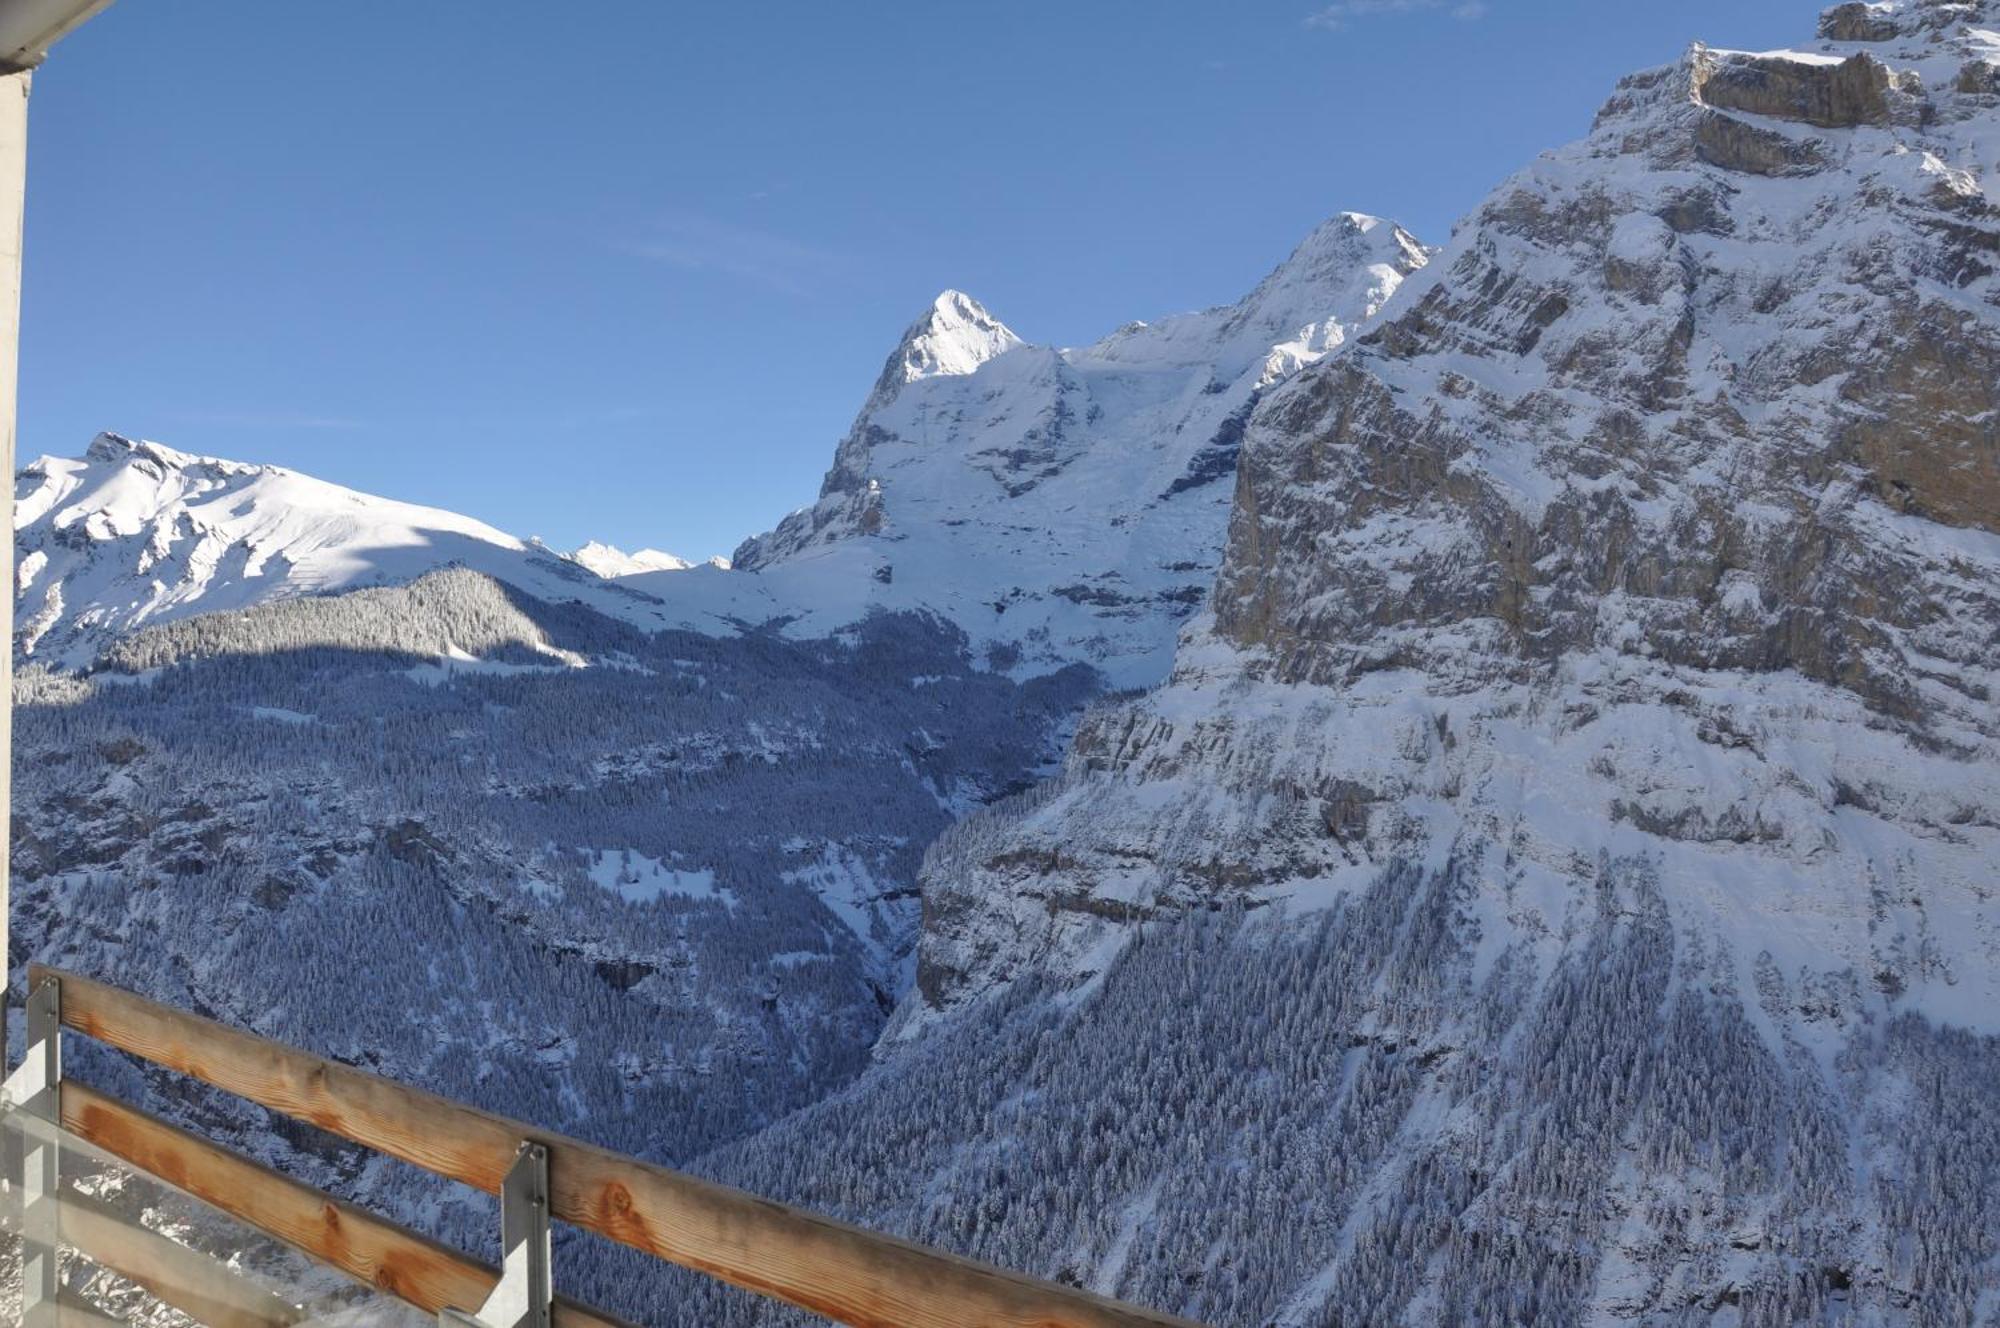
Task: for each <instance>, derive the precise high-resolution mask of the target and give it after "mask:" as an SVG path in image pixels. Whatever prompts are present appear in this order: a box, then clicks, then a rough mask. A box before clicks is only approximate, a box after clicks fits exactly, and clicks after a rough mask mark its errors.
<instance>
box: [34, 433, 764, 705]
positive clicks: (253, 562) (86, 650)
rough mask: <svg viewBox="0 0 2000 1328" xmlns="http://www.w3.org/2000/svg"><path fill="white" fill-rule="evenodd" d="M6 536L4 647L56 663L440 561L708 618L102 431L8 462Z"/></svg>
mask: <svg viewBox="0 0 2000 1328" xmlns="http://www.w3.org/2000/svg"><path fill="white" fill-rule="evenodd" d="M15 539H16V546H17V549H18V551H19V562H18V565H17V573H16V576H17V580H16V586H15V594H16V605H17V619H16V622H17V636H16V640H15V645H16V648H17V649H18V650H19V651H20V652H21V653H22V654H23V655H25V656H27V657H31V658H33V659H36V660H38V661H41V662H44V663H48V664H53V665H58V666H69V667H77V666H81V665H84V664H87V663H88V662H89V661H90V660H91V659H93V658H94V657H96V655H97V654H98V653H99V652H100V651H101V650H102V649H103V648H104V646H105V645H106V644H107V643H108V642H110V641H111V640H113V639H114V638H116V637H118V636H119V635H121V634H123V633H127V632H130V631H132V630H133V629H135V628H138V627H142V626H145V625H147V624H150V623H159V622H167V621H172V620H174V619H178V618H186V617H190V616H193V615H195V614H201V613H215V612H225V611H239V610H242V609H246V608H249V607H251V606H253V605H256V604H260V603H264V602H266V601H269V600H274V599H284V598H289V597H292V596H297V595H318V594H328V593H333V592H338V591H343V590H349V589H354V588H356V587H360V586H370V585H393V584H402V583H406V582H409V581H413V580H415V579H416V578H418V577H420V576H422V575H423V574H424V573H426V572H429V571H433V570H435V569H437V568H440V567H445V566H451V565H462V566H465V567H469V568H472V569H473V570H476V571H480V572H484V573H487V574H488V575H490V576H493V577H495V578H497V579H499V580H502V581H504V582H506V583H508V584H509V585H512V586H515V587H517V588H518V589H521V590H524V591H526V592H528V593H529V594H532V595H536V596H537V597H539V598H542V599H545V600H549V601H551V602H557V603H560V602H567V601H577V602H581V603H584V604H587V605H589V606H590V607H592V608H596V609H598V610H599V611H601V612H604V613H607V614H610V615H612V616H614V617H618V618H622V619H624V620H626V621H630V622H634V623H637V624H640V625H643V626H669V625H681V624H683V623H684V622H685V623H686V624H687V625H696V626H709V627H716V626H720V625H721V624H719V622H718V620H716V619H714V618H713V617H711V616H709V615H708V614H707V613H706V611H705V610H703V609H700V608H694V607H689V608H687V609H686V611H685V613H683V612H682V611H680V610H675V611H669V610H668V609H667V608H666V607H665V606H663V605H662V604H661V603H660V602H659V601H658V600H657V599H655V598H654V597H653V596H651V595H649V594H646V593H645V592H643V591H638V590H634V589H632V588H631V587H630V586H629V585H627V584H626V583H625V580H624V575H625V574H621V579H620V580H619V581H618V582H616V583H611V582H606V581H604V580H602V579H601V574H600V573H598V572H596V571H595V570H594V569H593V570H586V568H585V566H584V565H583V564H582V563H581V562H580V561H573V560H570V559H566V558H564V557H562V556H560V555H557V554H555V553H553V552H551V551H549V550H547V549H544V548H542V547H540V546H539V545H536V544H532V543H528V542H524V541H522V540H519V539H516V538H515V537H514V536H512V535H509V534H507V533H505V532H504V531H500V530H496V529H495V528H494V527H492V526H489V525H487V524H486V523H485V522H483V521H478V520H475V519H473V518H471V517H467V516H461V515H459V514H457V513H454V512H447V511H443V510H441V509H439V508H433V507H421V506H418V505H416V504H413V503H404V502H397V501H396V500H394V499H390V498H380V497H376V496H374V495H371V494H364V493H360V492H357V491H355V490H353V489H347V488H343V487H341V486H340V485H337V484H329V483H327V482H326V481H324V480H318V479H314V478H313V477H311V476H309V475H303V474H300V473H299V472H297V471H294V470H287V469H285V468H283V467H279V466H257V465H246V464H243V463H240V462H235V461H225V460H220V459H218V458H214V457H204V456H196V455H194V454H191V453H187V452H180V451H176V450H175V449H173V448H170V447H165V446H162V445H161V444H159V443H153V442H144V441H137V440H133V439H129V438H123V437H120V436H118V435H116V434H109V433H107V434H100V435H99V436H98V437H97V438H96V439H95V440H94V441H92V443H91V444H90V446H89V447H88V449H87V450H86V451H85V452H84V455H83V456H82V457H80V458H76V459H66V458H60V457H48V456H45V457H41V458H39V459H38V460H35V461H32V462H30V463H29V464H28V465H27V466H25V467H23V468H22V470H21V472H20V474H19V475H18V476H17V477H16V481H15ZM675 561H676V562H678V560H675ZM682 566H685V564H682ZM632 570H633V571H641V570H650V569H646V568H634V569H632ZM676 575H681V576H688V577H691V578H693V579H694V580H693V581H691V582H690V591H689V592H688V595H687V596H685V597H684V598H685V599H686V600H687V603H688V604H689V605H697V604H708V603H710V602H715V603H720V604H725V605H726V606H727V607H728V608H729V609H730V610H731V611H734V609H736V608H738V607H746V606H747V607H746V611H748V612H751V613H752V614H753V616H758V610H759V608H760V606H759V605H758V604H757V603H756V602H755V598H754V597H751V598H750V599H749V600H738V599H737V598H735V597H733V596H731V595H728V594H718V593H716V588H719V585H720V583H719V582H718V581H717V580H716V579H715V578H718V577H720V576H721V573H720V572H719V571H715V570H714V569H704V568H695V569H692V570H689V571H685V572H678V573H676ZM697 582H698V583H699V584H696V583H697Z"/></svg>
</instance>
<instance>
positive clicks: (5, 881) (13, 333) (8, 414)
mask: <svg viewBox="0 0 2000 1328" xmlns="http://www.w3.org/2000/svg"><path fill="white" fill-rule="evenodd" d="M34 76H35V75H34V71H33V70H31V69H23V70H21V71H20V72H19V73H13V74H6V75H0V461H4V462H5V464H6V472H5V478H6V486H5V487H6V495H7V496H6V497H5V498H4V499H0V517H4V521H0V530H4V531H5V532H6V534H5V538H4V539H0V1020H4V1018H5V1010H6V1007H7V1002H6V1000H5V996H4V985H5V983H4V979H5V975H6V974H7V972H8V971H9V970H8V969H7V967H6V966H5V965H6V962H7V952H8V951H7V947H8V943H9V939H10V937H9V933H10V931H11V928H10V927H9V926H8V920H9V918H10V916H11V912H10V910H11V909H12V908H13V898H12V893H13V892H12V890H11V889H10V886H11V884H12V878H11V876H10V875H9V873H10V872H11V871H12V869H13V863H12V861H11V857H12V850H13V845H14V425H15V410H16V407H17V405H18V403H19V399H20V382H21V232H22V228H23V224H24V221H25V214H24V206H25V204H26V200H27V192H28V87H29V84H30V83H31V82H32V80H33V79H34ZM5 1027H6V1026H5V1024H4V1022H0V1063H5V1064H8V1065H11V1064H12V1063H13V1060H12V1058H11V1057H9V1056H8V1055H7V1047H6V1043H5V1041H4V1029H5Z"/></svg>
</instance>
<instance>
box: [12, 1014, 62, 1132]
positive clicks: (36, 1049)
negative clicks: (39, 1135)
mask: <svg viewBox="0 0 2000 1328" xmlns="http://www.w3.org/2000/svg"><path fill="white" fill-rule="evenodd" d="M61 1087H62V984H61V983H59V982H58V981H57V980H56V979H55V978H43V979H42V983H41V985H40V986H38V987H36V988H35V989H34V990H33V991H31V992H29V993H28V1045H27V1047H26V1049H24V1050H23V1051H22V1053H21V1063H20V1064H19V1065H17V1066H15V1067H14V1070H13V1072H12V1073H11V1074H9V1075H8V1076H7V1082H6V1086H5V1088H4V1090H0V1091H4V1092H5V1093H6V1096H7V1105H9V1106H11V1107H17V1108H19V1109H20V1110H22V1111H25V1112H27V1113H28V1114H29V1115H30V1116H34V1117H37V1118H38V1119H41V1120H45V1121H48V1122H50V1123H51V1124H60V1123H61V1121H62V1108H61V1103H60V1102H59V1101H58V1100H57V1094H58V1093H59V1092H60V1091H61Z"/></svg>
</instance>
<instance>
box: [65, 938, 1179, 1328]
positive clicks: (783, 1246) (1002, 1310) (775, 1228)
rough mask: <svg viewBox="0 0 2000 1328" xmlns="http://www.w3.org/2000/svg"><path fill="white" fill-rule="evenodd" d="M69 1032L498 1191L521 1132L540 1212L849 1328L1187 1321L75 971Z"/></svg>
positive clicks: (1163, 1326)
mask: <svg viewBox="0 0 2000 1328" xmlns="http://www.w3.org/2000/svg"><path fill="white" fill-rule="evenodd" d="M45 974H46V975H48V976H54V977H58V978H60V979H61V981H62V1020H63V1023H64V1024H65V1025H66V1026H67V1027H70V1028H73V1029H75V1030H76V1031H78V1032H80V1033H83V1034H86V1035H88V1036H90V1037H92V1038H95V1039H97V1040H98V1041H100V1042H103V1043H106V1044H107V1045H109V1046H113V1047H117V1048H119V1049H120V1050H122V1051H126V1052H129V1053H131V1054H132V1055H135V1056H139V1057H142V1058H143V1059H145V1060H149V1061H152V1062H154V1063H155V1064H158V1065H163V1066H166V1067H167V1068H169V1069H172V1070H177V1071H179V1072H181V1073H183V1074H186V1075H188V1076H190V1077H192V1078H195V1079H199V1080H201V1081H202V1082H203V1083H206V1084H209V1085H211V1086H213V1087H216V1088H220V1089H222V1090H224V1091H226V1092H229V1093H233V1094H235V1095H237V1096H238V1097H242V1098H247V1099H248V1100H250V1101H252V1102H256V1103H259V1104H260V1105H262V1106H265V1107H268V1108H270V1109H272V1110H274V1111H279V1112H282V1113H284V1114H286V1115H288V1116H293V1117H296V1118H298V1119H300V1120H303V1121H308V1122H310V1123H311V1124H313V1125H317V1126H318V1127H320V1128H321V1129H323V1130H326V1131H328V1132H329V1133H332V1134H337V1135H339V1136H341V1137H342V1138H344V1139H348V1140H351V1141H353V1142H355V1143H358V1144H362V1145H364V1146H366V1147H368V1148H372V1149H375V1150H376V1151H378V1152H382V1153H387V1154H389V1155H390V1156H392V1157H396V1158H400V1159H402V1160H403V1161H405V1162H410V1163H413V1164H415V1165H417V1166H420V1167H423V1168H425V1169H427V1170H429V1171H433V1172H436V1173H438V1174H439V1175H442V1176H448V1177H450V1178H451V1179H453V1180H457V1181H461V1182H463V1183H465V1184H467V1185H472V1186H476V1187H478V1188H479V1189H483V1190H486V1191H488V1192H489V1193H497V1192H498V1190H499V1188H500V1182H501V1179H502V1177H504V1176H505V1174H506V1171H507V1168H508V1167H509V1166H510V1165H511V1164H512V1162H513V1159H514V1154H515V1150H516V1149H517V1148H518V1147H519V1146H520V1144H521V1142H522V1141H523V1140H524V1139H526V1140H533V1141H534V1142H536V1143H540V1144H543V1145H544V1146H546V1147H547V1148H548V1150H549V1187H550V1209H551V1211H552V1212H553V1214H554V1215H555V1216H556V1217H558V1218H560V1219H562V1220H563V1221H565V1222H570V1223H573V1224H575V1225H577V1226H580V1227H584V1228H586V1229H588V1230H591V1231H595V1232H597V1233H599V1234H600V1235H604V1236H608V1237H610V1238H611V1239H612V1240H616V1241H619V1242H621V1243H623V1244H626V1245H630V1246H631V1247H633V1248H634V1249H637V1250H642V1251H644V1252H645V1253H647V1254H651V1255H653V1256H655V1257H657V1258H660V1259H664V1260H666V1261H668V1262H670V1263H676V1264H679V1265H681V1266H682V1267H686V1268H692V1269H695V1270H697V1271H699V1272H703V1273H707V1274H709V1275H710V1276H713V1277H716V1278H719V1279H720V1280H722V1281H725V1282H728V1283H731V1284H733V1285H735V1286H739V1287H744V1288H746V1289H748V1290H751V1291H755V1292H759V1293H761V1294H763V1295H766V1296H770V1297H773V1298H775V1299H778V1300H782V1301H785V1302H787V1303H789V1304H792V1305H796V1306H798V1307H800V1308H801V1309H805V1310H810V1311H812V1312H814V1313H817V1314H823V1315H825V1316H827V1317H828V1318H831V1319H834V1320H837V1321H839V1322H841V1323H845V1324H850V1325H853V1326H854V1328H1197V1326H1196V1325H1193V1324H1191V1323H1190V1321H1188V1320H1186V1319H1179V1318H1175V1317H1173V1316H1171V1315H1166V1314H1161V1313H1158V1312H1156V1311H1153V1310H1147V1309H1142V1308H1139V1307H1137V1306H1133V1305H1126V1304H1122V1303H1120V1302H1118V1301H1113V1300H1108V1299H1105V1298H1104V1297H1101V1296H1095V1295H1092V1294H1090V1293H1088V1292H1085V1291H1080V1290H1077V1289H1075V1288H1073V1287H1066V1286H1059V1285H1056V1284H1054V1283H1050V1282H1041V1281H1037V1280H1035V1279H1033V1278H1029V1277H1024V1276H1022V1275H1020V1274H1018V1273H1012V1272H1008V1271H1006V1270H1003V1269H999V1268H994V1267H991V1266H989V1265H986V1264H981V1263H975V1262H973V1261H972V1260H969V1259H961V1258H958V1257H956V1256H954V1255H949V1254H944V1253H942V1252H939V1251H936V1250H932V1249H927V1248H925V1247H924V1246H921V1245H915V1244H912V1243H910V1242H908V1241H903V1240H897V1239H895V1238H893V1237H889V1236H883V1235H879V1234H877V1233H875V1232H871V1231H866V1230H863V1229H862V1228H860V1227H855V1226H850V1225H848V1224H846V1223H844V1222H837V1221H835V1220H833V1219H832V1218H827V1217H822V1216H820V1215H818V1214H816V1213H811V1212H807V1211H805V1210H803V1209H798V1208H792V1207H789V1206H787V1205H785V1204H780V1203H775V1202H773V1201H770V1200H767V1199H760V1198H757V1197H756V1196H754V1195H750V1194H746V1193H744V1192H743V1191H741V1190H736V1189H731V1188H729V1187H728V1186H724V1185H717V1184H714V1183H712V1182H709V1181H704V1180H700V1179H697V1178H695V1177H693V1176H688V1175H684V1174H682V1173H680V1172H676V1171H672V1170H669V1169H668V1168H665V1167H660V1166H654V1165H652V1164H650V1163H646V1162H640V1161H638V1160H636V1159H633V1158H628V1157H622V1156H620V1155H618V1154H616V1153H612V1152H609V1151H608V1150H606V1149H602V1148H599V1147H597V1146H596V1145H594V1144H588V1143H584V1142H582V1141H581V1140H577V1139H570V1138H566V1137H564V1136H562V1135H558V1134H552V1133H550V1132H548V1131H545V1130H540V1129H536V1128H535V1127H533V1126H529V1125H524V1124H522V1123H520V1122H517V1121H511V1120H508V1119H506V1118H505V1117H501V1116H495V1115H492V1114H491V1113H488V1112H484V1111H480V1110H478V1109H476V1108H473V1107H468V1106H465V1105H463V1104H462V1103H457V1102H452V1101H450V1100H448V1099H446V1098H442V1097H438V1096H437V1095H436V1094H433V1093H426V1092H424V1091H422V1090H421V1089H416V1088H411V1087H409V1086H407V1085H404V1084H399V1083H396V1082H395V1081H394V1080H390V1079H384V1078H382V1077H381V1076H379V1075H374V1074H370V1073H368V1072H366V1071H364V1070H357V1069H355V1068H353V1067H352V1066H348V1065H342V1064H340V1063H339V1062H337V1061H330V1060H327V1059H325V1058H324V1057H320V1056H315V1055H312V1054H311V1053H309V1052H303V1051H300V1050H298V1049H296V1048H293V1047H287V1046H285V1045H283V1044H282V1043H277V1042H272V1041H270V1040H268V1039H266V1038H260V1037H257V1036H255V1035H254V1034H250V1033H245V1032H242V1031H240V1030H238V1029H233V1028H230V1027H228V1026H226V1025H223V1024H219V1023H216V1022H215V1021H214V1020H211V1019H204V1018H202V1017H201V1016H199V1015H193V1014H189V1013H187V1012H186V1011H182V1010H175V1009H172V1008H171V1007H168V1006H164V1005H160V1004H158V1003H156V1002H153V1001H149V1000H146V999H145V998H143V997H139V996H134V995H132V994H131V993H129V992H125V991H121V990H119V989H118V988H116V987H111V986H107V985H106V984H104V983H101V982H97V981H94V980H92V979H90V978H86V977H82V976H79V975H76V974H71V973H66V972H62V971H60V970H57V969H46V968H43V967H42V966H40V965H36V966H35V968H34V969H33V970H32V971H31V974H30V978H29V981H30V984H31V985H32V984H34V983H38V982H39V981H40V980H41V978H42V976H43V975H45Z"/></svg>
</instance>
